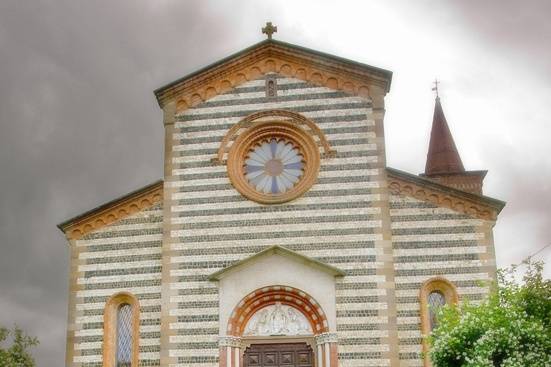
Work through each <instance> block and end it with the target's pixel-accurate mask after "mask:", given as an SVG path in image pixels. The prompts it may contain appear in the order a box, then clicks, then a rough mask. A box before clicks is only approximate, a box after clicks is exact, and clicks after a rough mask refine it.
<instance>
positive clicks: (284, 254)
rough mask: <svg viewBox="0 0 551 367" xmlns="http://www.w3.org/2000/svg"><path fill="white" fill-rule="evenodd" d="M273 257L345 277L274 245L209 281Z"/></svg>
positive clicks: (217, 273) (330, 268) (210, 277)
mask: <svg viewBox="0 0 551 367" xmlns="http://www.w3.org/2000/svg"><path fill="white" fill-rule="evenodd" d="M273 256H279V257H281V258H283V259H285V260H286V261H291V262H294V263H298V264H302V265H305V266H308V267H310V268H313V269H317V270H318V271H321V272H324V273H327V274H329V275H331V276H344V275H345V273H344V271H342V270H340V269H338V268H336V267H334V266H331V265H328V264H325V263H323V262H321V261H318V260H316V259H313V258H310V257H308V256H305V255H302V254H299V253H298V252H295V251H292V250H289V249H287V248H285V247H282V246H277V245H276V246H271V247H268V248H267V249H264V250H262V251H260V252H258V253H256V254H254V255H252V256H250V257H248V258H246V259H243V260H241V261H238V262H236V263H235V264H233V265H230V266H228V267H227V268H224V269H222V270H219V271H217V272H215V273H213V274H212V275H210V276H209V280H220V279H222V278H224V277H226V276H228V275H230V274H232V273H235V272H237V271H239V270H240V269H244V268H246V267H248V266H251V265H253V264H255V263H256V262H259V261H261V260H263V259H266V258H270V257H273Z"/></svg>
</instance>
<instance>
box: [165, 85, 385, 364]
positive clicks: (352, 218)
mask: <svg viewBox="0 0 551 367" xmlns="http://www.w3.org/2000/svg"><path fill="white" fill-rule="evenodd" d="M276 77H277V75H276ZM277 85H278V96H277V97H275V98H274V97H271V98H266V93H265V79H264V78H260V79H259V80H255V81H249V82H247V83H245V84H243V85H240V86H239V87H237V88H235V89H234V90H232V91H231V92H229V93H226V94H223V95H220V96H217V97H214V98H212V99H211V100H209V101H208V102H205V103H203V104H200V105H198V106H197V107H195V108H193V109H189V110H186V111H185V112H184V113H183V114H181V115H179V116H177V117H176V123H175V133H174V136H173V138H174V142H173V143H174V147H173V152H172V157H171V160H172V162H171V163H172V164H173V171H172V177H169V178H167V182H168V184H169V185H171V188H172V189H173V192H174V193H173V195H172V203H171V207H172V211H171V213H172V214H171V218H170V221H171V228H172V231H171V238H170V242H171V250H173V255H174V257H173V258H172V264H171V266H172V268H171V271H170V274H171V282H172V284H171V288H172V289H173V290H177V291H176V292H177V294H175V295H173V296H171V301H172V303H171V305H170V307H171V315H172V316H175V317H176V320H175V322H173V323H171V325H170V333H171V335H172V336H171V337H170V340H171V343H170V346H169V347H170V353H169V354H170V357H172V358H174V359H173V361H174V362H176V363H177V364H178V365H182V366H183V365H186V366H201V367H202V366H216V365H217V363H218V344H217V340H218V335H219V328H222V329H225V327H226V325H219V322H218V298H217V297H218V295H217V292H218V290H217V286H216V284H214V283H212V282H209V281H208V280H207V276H208V275H209V274H211V273H213V272H215V271H217V270H220V269H222V268H225V267H227V266H229V265H230V264H232V263H234V262H235V261H237V260H241V259H243V258H246V257H248V256H250V255H253V254H255V253H257V252H258V251H260V250H262V249H264V248H265V247H267V246H270V245H276V244H277V245H282V246H285V247H287V248H289V249H291V250H295V251H298V252H300V253H302V254H304V255H306V256H310V257H314V258H316V259H319V260H321V261H323V262H326V263H328V264H331V265H334V266H337V267H339V268H341V269H343V270H345V271H346V272H347V274H348V276H346V277H345V278H344V279H343V280H342V281H339V282H338V284H337V285H336V286H337V324H338V326H337V330H338V334H339V338H340V346H339V358H340V363H341V365H342V366H357V365H358V366H359V365H362V366H363V365H366V363H367V364H379V363H385V360H384V358H383V356H382V354H381V352H382V351H384V350H385V349H386V348H385V347H384V346H382V345H381V344H380V342H379V338H380V337H381V336H386V335H387V332H386V331H385V327H386V325H387V318H386V316H385V315H380V311H381V310H384V309H386V308H387V305H386V303H385V302H381V301H380V299H379V295H381V294H384V293H385V290H384V289H383V286H382V284H383V283H384V277H381V276H378V275H376V268H377V266H378V264H379V263H378V262H377V261H376V260H377V250H376V248H375V247H376V245H375V244H376V241H378V240H380V239H381V238H382V235H381V232H382V229H381V208H380V200H381V195H380V187H381V180H383V178H382V177H384V174H383V170H384V146H383V140H382V137H381V136H377V135H376V131H380V130H377V127H376V126H375V120H374V118H373V117H372V107H371V104H370V102H369V101H368V100H366V99H363V98H360V97H354V96H349V95H347V94H345V93H342V92H336V91H333V90H331V89H328V88H324V87H316V86H314V85H310V84H308V83H305V82H303V81H301V80H297V79H292V78H283V77H278V79H277ZM265 109H288V110H293V111H295V112H298V113H301V114H303V115H305V116H306V117H309V118H311V119H312V120H313V121H314V122H315V123H316V124H317V125H318V126H319V127H320V128H321V130H322V131H323V133H324V134H325V135H326V137H327V139H328V140H329V143H330V144H331V145H332V148H333V149H335V150H336V151H337V155H336V157H334V158H323V159H322V161H321V170H320V174H319V180H318V182H317V183H316V184H315V185H314V186H313V187H312V188H311V189H310V190H309V191H308V192H307V193H306V194H305V195H304V196H303V197H301V198H299V199H296V200H294V201H292V202H290V203H287V204H282V205H260V204H257V203H255V202H252V201H250V200H247V199H245V198H244V197H243V196H241V195H240V194H239V193H238V192H237V191H236V190H235V189H234V188H233V187H232V185H231V184H230V182H229V179H228V176H227V172H226V166H224V165H215V164H213V163H212V162H211V159H212V158H213V157H215V156H216V150H217V149H218V147H219V144H220V141H221V140H222V137H223V136H224V135H225V134H226V133H227V130H228V129H229V128H230V127H231V126H233V125H234V124H235V123H237V122H238V121H239V120H240V119H241V118H243V117H245V116H247V115H249V114H251V113H253V112H256V111H259V110H265Z"/></svg>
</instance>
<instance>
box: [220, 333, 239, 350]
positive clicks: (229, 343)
mask: <svg viewBox="0 0 551 367" xmlns="http://www.w3.org/2000/svg"><path fill="white" fill-rule="evenodd" d="M218 345H219V346H220V347H232V348H243V340H242V339H241V338H240V337H236V336H221V337H220V338H219V339H218Z"/></svg>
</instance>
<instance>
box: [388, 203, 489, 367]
mask: <svg viewBox="0 0 551 367" xmlns="http://www.w3.org/2000/svg"><path fill="white" fill-rule="evenodd" d="M390 214H391V221H392V225H391V226H392V242H393V249H394V268H395V282H396V307H397V311H398V319H397V320H398V337H399V351H400V354H399V357H400V366H423V360H422V359H421V355H420V354H421V351H422V336H421V329H420V322H421V321H420V307H419V292H420V289H421V285H422V284H423V282H425V281H426V280H428V279H430V278H432V277H435V276H441V277H444V278H446V279H448V280H449V281H451V282H452V283H453V284H454V285H455V286H456V288H457V292H458V294H459V297H460V299H465V298H468V299H470V300H473V301H477V300H480V299H481V298H482V297H484V296H485V295H486V294H487V292H488V288H487V287H486V286H484V285H483V284H482V283H483V282H481V281H488V280H491V279H493V278H494V276H495V256H494V249H493V243H492V236H491V233H492V232H491V228H492V225H493V223H491V222H489V221H485V220H482V219H475V218H472V217H469V216H467V215H464V214H460V213H457V212H454V211H453V210H451V209H447V208H439V207H437V206H436V205H434V204H431V203H429V202H425V201H420V200H417V199H414V198H410V197H406V196H398V195H391V197H390Z"/></svg>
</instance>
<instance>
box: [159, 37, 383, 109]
mask: <svg viewBox="0 0 551 367" xmlns="http://www.w3.org/2000/svg"><path fill="white" fill-rule="evenodd" d="M270 72H277V73H280V74H281V75H284V76H289V77H294V78H297V79H300V80H303V81H308V82H310V83H312V84H314V85H317V86H327V87H328V88H331V89H333V90H341V91H344V92H346V93H349V94H352V95H360V96H364V97H371V98H372V97H373V96H374V95H377V96H384V94H386V93H387V92H388V90H389V88H390V81H391V79H392V73H391V72H390V71H387V70H383V69H379V68H375V67H372V66H369V65H365V64H361V63H357V62H354V61H351V60H346V59H343V58H339V57H336V56H333V55H328V54H324V53H320V52H317V51H314V50H309V49H306V48H302V47H298V46H295V45H291V44H288V43H284V42H280V41H275V40H266V41H263V42H260V43H258V44H256V45H253V46H252V47H250V48H248V49H245V50H243V51H241V52H239V53H236V54H234V55H231V56H229V57H227V58H225V59H222V60H220V61H219V62H217V63H214V64H212V65H210V66H207V67H206V68H204V69H201V70H199V71H197V72H195V73H192V74H190V75H188V76H186V77H183V78H181V79H179V80H176V81H175V82H173V83H170V84H168V85H166V86H164V87H161V88H159V89H157V90H156V91H155V96H156V97H157V101H158V102H159V105H160V106H161V107H164V106H165V105H166V104H168V103H175V105H176V109H177V111H178V112H181V111H184V110H186V109H188V108H190V107H193V106H196V105H198V104H200V103H202V102H204V101H206V100H209V99H211V98H212V97H214V96H216V95H219V94H223V93H225V92H227V91H229V90H231V89H232V88H235V87H237V86H240V85H242V84H243V83H245V82H247V81H251V80H255V79H258V78H259V77H260V76H262V75H264V74H267V73H270Z"/></svg>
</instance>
